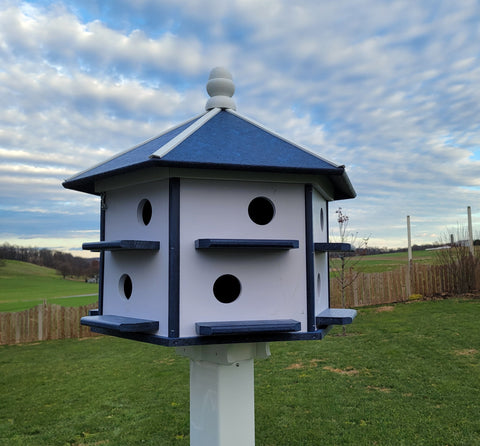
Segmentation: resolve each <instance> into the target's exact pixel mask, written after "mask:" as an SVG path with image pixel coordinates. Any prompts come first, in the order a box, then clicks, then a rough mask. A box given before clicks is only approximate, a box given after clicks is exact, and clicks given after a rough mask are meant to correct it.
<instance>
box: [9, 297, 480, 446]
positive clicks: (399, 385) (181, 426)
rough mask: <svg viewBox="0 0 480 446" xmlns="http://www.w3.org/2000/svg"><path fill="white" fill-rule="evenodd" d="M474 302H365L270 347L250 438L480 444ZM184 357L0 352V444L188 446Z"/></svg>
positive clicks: (260, 367) (96, 346)
mask: <svg viewBox="0 0 480 446" xmlns="http://www.w3.org/2000/svg"><path fill="white" fill-rule="evenodd" d="M479 319H480V300H442V301H430V302H413V303H408V304H398V305H395V306H384V307H376V308H373V307H372V308H364V309H361V310H360V311H359V316H358V317H357V319H356V320H355V322H354V324H353V325H352V326H350V327H349V328H348V331H347V336H340V335H339V334H340V330H335V331H333V332H332V334H331V335H330V336H328V337H327V338H326V339H325V340H324V341H319V342H317V341H315V342H314V341H306V342H289V343H285V342H278V343H272V344H271V350H272V356H271V357H270V358H269V359H267V360H263V361H257V362H256V364H255V381H256V394H255V396H256V444H257V445H262V446H273V445H275V446H277V445H280V446H283V445H285V446H291V445H302V446H309V445H311V446H314V445H315V446H318V445H321V444H328V445H395V446H397V445H452V446H453V445H478V444H480V424H479V422H478V420H479V419H480V404H479V401H480V330H478V321H479ZM188 376H189V370H188V360H187V359H186V358H183V357H179V356H177V355H176V354H175V351H174V349H169V348H165V347H158V346H153V345H148V344H141V343H135V342H133V341H126V340H121V339H116V338H108V337H99V338H92V339H85V340H64V341H48V342H42V343H36V344H26V345H14V346H1V347H0V392H1V395H2V397H1V398H0V444H5V445H12V446H14V445H22V446H24V445H27V446H28V445H32V446H33V445H35V446H37V445H49V446H51V445H76V446H80V445H106V444H109V445H126V446H128V445H140V444H142V445H188V444H189V435H188V433H189V420H188V405H189V401H188V398H189V396H188V393H189V392H188V389H189V381H188V380H189V378H188Z"/></svg>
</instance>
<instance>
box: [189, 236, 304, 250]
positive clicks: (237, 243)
mask: <svg viewBox="0 0 480 446" xmlns="http://www.w3.org/2000/svg"><path fill="white" fill-rule="evenodd" d="M298 246H299V242H298V240H265V239H228V238H201V239H198V240H195V248H196V249H210V248H262V249H265V248H266V249H296V248H298Z"/></svg>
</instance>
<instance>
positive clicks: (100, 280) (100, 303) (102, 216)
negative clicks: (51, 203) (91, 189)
mask: <svg viewBox="0 0 480 446" xmlns="http://www.w3.org/2000/svg"><path fill="white" fill-rule="evenodd" d="M105 200H106V195H105V193H103V194H102V198H101V200H100V241H102V242H103V241H105V209H106V207H107V205H106V203H105ZM104 276H105V251H101V252H100V265H99V271H98V313H99V314H103V295H104V291H103V290H104V286H105V279H104Z"/></svg>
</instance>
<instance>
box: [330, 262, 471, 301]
mask: <svg viewBox="0 0 480 446" xmlns="http://www.w3.org/2000/svg"><path fill="white" fill-rule="evenodd" d="M352 274H355V273H347V275H346V280H345V283H351V285H350V286H348V287H346V288H345V306H346V307H361V306H365V305H380V304H388V303H393V302H404V301H407V300H409V299H410V297H411V296H412V295H415V294H416V295H421V296H422V297H423V296H425V297H431V296H439V295H445V294H457V293H459V292H461V291H460V288H463V292H473V291H476V290H480V265H477V266H476V267H474V268H473V270H472V271H471V273H470V274H469V277H468V278H466V277H465V278H464V277H459V275H458V274H456V273H455V272H454V271H453V272H452V270H451V268H450V267H448V266H441V265H415V264H413V265H412V266H411V267H410V270H409V268H408V266H404V267H401V268H398V269H396V270H394V271H387V272H383V273H360V274H358V275H357V276H356V277H355V278H353V277H352ZM462 280H463V281H464V283H463V284H462V283H459V281H462ZM467 281H468V286H465V287H461V285H467V283H466V282H467ZM330 302H331V306H332V307H338V308H341V307H342V298H341V283H340V281H339V280H338V279H336V278H332V279H330Z"/></svg>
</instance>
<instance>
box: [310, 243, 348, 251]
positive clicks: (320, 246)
mask: <svg viewBox="0 0 480 446" xmlns="http://www.w3.org/2000/svg"><path fill="white" fill-rule="evenodd" d="M315 251H316V252H352V251H353V249H352V245H351V244H350V243H315Z"/></svg>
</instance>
